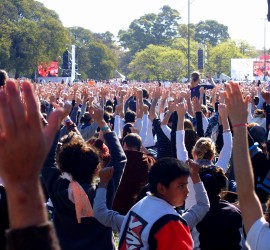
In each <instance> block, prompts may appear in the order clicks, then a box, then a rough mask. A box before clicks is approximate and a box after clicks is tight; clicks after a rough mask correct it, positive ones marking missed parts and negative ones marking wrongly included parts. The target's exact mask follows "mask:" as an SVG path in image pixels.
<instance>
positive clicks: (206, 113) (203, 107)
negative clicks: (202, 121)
mask: <svg viewBox="0 0 270 250" xmlns="http://www.w3.org/2000/svg"><path fill="white" fill-rule="evenodd" d="M201 111H202V113H203V114H204V115H205V116H206V117H208V110H207V106H206V105H201Z"/></svg>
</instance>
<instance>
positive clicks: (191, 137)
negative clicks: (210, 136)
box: [185, 129, 198, 159]
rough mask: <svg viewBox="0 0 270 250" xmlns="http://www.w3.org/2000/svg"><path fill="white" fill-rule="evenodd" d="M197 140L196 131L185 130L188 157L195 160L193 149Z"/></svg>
mask: <svg viewBox="0 0 270 250" xmlns="http://www.w3.org/2000/svg"><path fill="white" fill-rule="evenodd" d="M197 138H198V136H197V133H196V132H195V131H194V130H191V129H187V130H185V146H186V149H187V151H188V157H189V158H190V159H193V156H192V149H193V147H194V145H195V144H196V141H197Z"/></svg>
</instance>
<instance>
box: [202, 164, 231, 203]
mask: <svg viewBox="0 0 270 250" xmlns="http://www.w3.org/2000/svg"><path fill="white" fill-rule="evenodd" d="M200 178H201V180H202V182H203V185H204V187H205V189H206V192H207V194H208V197H209V198H210V197H213V196H216V195H219V194H220V193H221V191H223V190H225V189H226V187H227V182H228V179H227V177H226V175H225V173H224V171H223V170H222V168H220V167H217V166H210V167H209V166H208V167H204V166H203V167H201V168H200Z"/></svg>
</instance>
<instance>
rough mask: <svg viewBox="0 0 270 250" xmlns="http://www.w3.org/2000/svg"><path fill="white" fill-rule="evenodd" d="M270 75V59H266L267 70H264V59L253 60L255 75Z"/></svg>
mask: <svg viewBox="0 0 270 250" xmlns="http://www.w3.org/2000/svg"><path fill="white" fill-rule="evenodd" d="M264 72H265V76H269V75H270V61H265V70H264V61H254V62H253V76H259V77H263V76H264Z"/></svg>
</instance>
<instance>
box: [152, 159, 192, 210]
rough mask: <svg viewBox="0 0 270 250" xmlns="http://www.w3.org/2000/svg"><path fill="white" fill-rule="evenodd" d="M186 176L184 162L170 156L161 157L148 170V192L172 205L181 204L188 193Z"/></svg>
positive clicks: (187, 172)
mask: <svg viewBox="0 0 270 250" xmlns="http://www.w3.org/2000/svg"><path fill="white" fill-rule="evenodd" d="M188 176H189V168H188V167H187V166H186V165H185V163H183V162H181V161H179V160H177V159H175V158H171V157H164V158H161V159H159V160H158V161H157V162H156V163H155V164H154V165H153V167H152V168H151V169H150V172H149V176H148V182H149V189H150V192H151V193H152V194H153V195H156V196H157V197H159V198H161V199H163V200H165V201H167V202H168V203H169V204H171V205H172V206H176V207H179V206H182V205H183V204H184V201H185V199H186V198H187V196H188V193H189V190H188V188H187V184H188Z"/></svg>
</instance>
